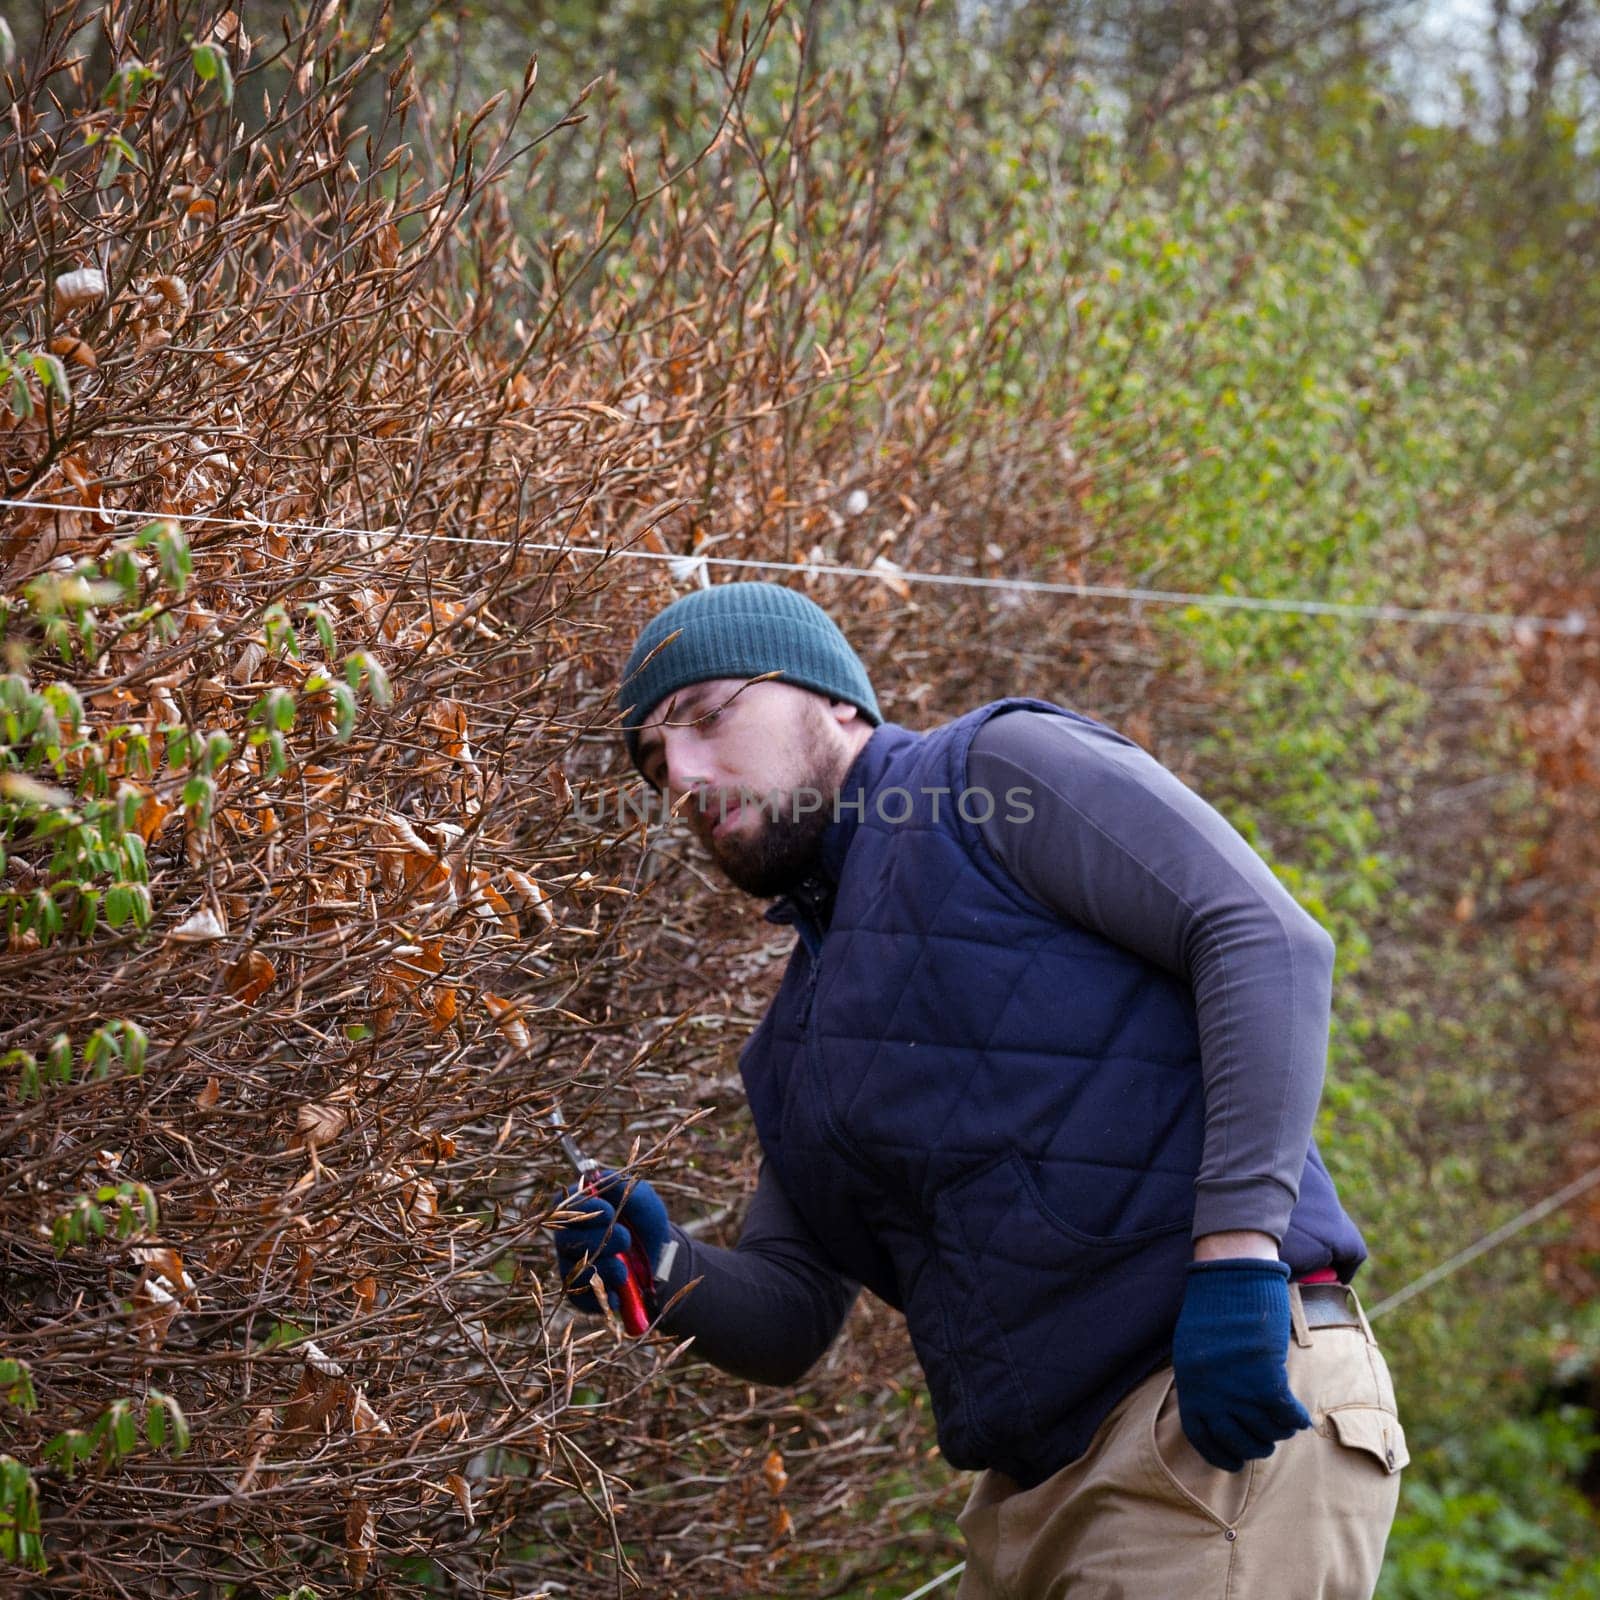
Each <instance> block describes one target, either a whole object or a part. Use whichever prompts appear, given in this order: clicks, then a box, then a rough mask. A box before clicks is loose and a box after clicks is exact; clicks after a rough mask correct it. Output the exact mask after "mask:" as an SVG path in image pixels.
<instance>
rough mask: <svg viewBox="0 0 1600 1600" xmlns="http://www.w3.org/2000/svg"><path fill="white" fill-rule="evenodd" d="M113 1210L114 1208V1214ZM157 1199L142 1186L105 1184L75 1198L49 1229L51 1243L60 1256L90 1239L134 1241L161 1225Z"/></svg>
mask: <svg viewBox="0 0 1600 1600" xmlns="http://www.w3.org/2000/svg"><path fill="white" fill-rule="evenodd" d="M111 1208H114V1212H113V1210H112V1209H111ZM159 1220H160V1219H159V1213H158V1210H157V1206H156V1197H155V1196H154V1195H153V1194H152V1193H151V1192H150V1190H149V1189H148V1188H147V1187H146V1186H145V1185H144V1184H142V1183H132V1182H126V1181H125V1182H122V1183H103V1184H101V1185H100V1186H99V1187H98V1188H97V1189H96V1190H95V1191H94V1193H93V1194H80V1195H75V1196H74V1197H73V1199H72V1202H71V1204H70V1205H68V1207H67V1209H66V1210H65V1211H63V1212H62V1213H61V1214H60V1216H58V1217H57V1218H56V1220H55V1221H54V1223H52V1224H51V1228H50V1242H51V1243H52V1244H53V1245H54V1246H55V1251H56V1254H57V1255H58V1256H60V1255H65V1254H66V1253H67V1251H68V1250H70V1249H72V1248H73V1247H74V1246H75V1245H81V1244H86V1243H88V1241H89V1240H90V1239H103V1238H105V1237H106V1234H107V1230H108V1229H109V1230H110V1232H111V1234H112V1235H113V1237H115V1238H118V1239H133V1238H138V1237H140V1236H141V1235H143V1234H145V1233H147V1232H148V1231H149V1230H150V1229H152V1228H154V1227H155V1226H156V1224H157V1222H158V1221H159Z"/></svg>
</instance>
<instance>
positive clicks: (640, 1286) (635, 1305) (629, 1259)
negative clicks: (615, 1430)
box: [550, 1106, 655, 1338]
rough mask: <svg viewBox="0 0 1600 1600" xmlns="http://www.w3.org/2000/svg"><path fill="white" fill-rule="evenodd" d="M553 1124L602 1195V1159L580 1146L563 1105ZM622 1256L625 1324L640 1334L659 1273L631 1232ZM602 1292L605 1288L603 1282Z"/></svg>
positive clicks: (582, 1176) (588, 1184) (586, 1185)
mask: <svg viewBox="0 0 1600 1600" xmlns="http://www.w3.org/2000/svg"><path fill="white" fill-rule="evenodd" d="M550 1126H551V1127H552V1128H554V1129H555V1130H556V1137H557V1138H559V1139H560V1141H561V1148H562V1149H563V1150H564V1151H566V1154H567V1159H568V1160H569V1161H570V1162H571V1163H572V1164H573V1166H574V1167H576V1168H577V1171H578V1181H579V1183H580V1184H582V1186H583V1192H584V1193H585V1194H592V1195H598V1194H599V1193H600V1177H599V1173H600V1163H599V1162H598V1161H596V1160H595V1159H594V1157H593V1156H586V1155H585V1154H584V1153H583V1152H582V1151H581V1150H580V1149H579V1148H578V1144H577V1141H576V1140H575V1139H574V1138H573V1137H572V1135H571V1134H570V1133H569V1132H568V1131H567V1119H566V1118H565V1117H563V1116H562V1115H561V1107H560V1106H556V1107H554V1108H553V1109H552V1110H551V1112H550ZM618 1259H619V1260H620V1261H621V1262H622V1284H621V1286H620V1287H619V1288H618V1290H617V1299H618V1300H619V1301H621V1303H622V1326H623V1327H624V1328H625V1329H626V1330H627V1331H628V1333H630V1334H631V1335H633V1336H634V1337H635V1338H637V1337H638V1336H639V1335H640V1334H641V1333H644V1332H646V1331H647V1330H648V1329H649V1327H650V1313H649V1312H648V1311H646V1310H645V1307H644V1297H645V1293H646V1292H647V1291H650V1290H653V1289H654V1287H655V1274H654V1273H652V1272H651V1270H650V1262H649V1259H648V1258H647V1257H646V1255H645V1253H644V1247H643V1246H642V1245H641V1244H640V1243H639V1241H638V1240H637V1239H633V1238H631V1236H630V1242H629V1245H628V1248H627V1249H626V1250H625V1251H623V1252H622V1254H621V1255H620V1256H619V1257H618ZM601 1292H602V1293H603V1292H604V1286H603V1285H602V1289H601Z"/></svg>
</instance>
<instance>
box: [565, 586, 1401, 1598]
mask: <svg viewBox="0 0 1600 1600" xmlns="http://www.w3.org/2000/svg"><path fill="white" fill-rule="evenodd" d="M620 699H621V703H622V704H623V706H624V708H625V710H624V713H623V729H624V734H625V738H626V741H627V746H628V751H629V754H630V756H631V758H632V759H633V762H634V764H635V765H636V766H637V767H638V769H639V770H640V771H641V772H642V774H643V775H644V777H645V778H646V779H647V781H649V782H650V783H651V784H652V785H654V786H655V787H656V788H658V789H660V790H662V791H663V792H664V794H665V795H666V796H667V797H668V798H669V799H671V800H672V801H673V802H675V803H678V804H680V805H681V806H683V807H684V808H686V814H687V816H688V819H689V821H690V823H691V825H692V827H693V829H694V831H695V833H696V835H697V836H698V837H699V839H700V841H701V842H702V843H703V845H704V847H705V848H706V850H707V851H708V852H709V853H710V855H711V858H712V860H713V861H714V862H715V863H716V865H717V867H718V868H719V869H720V870H721V872H722V873H723V874H724V875H725V876H726V877H727V878H728V879H729V880H730V881H731V882H732V883H734V884H735V885H736V886H737V887H739V888H740V889H742V890H744V891H745V892H747V893H749V894H751V895H753V896H757V897H759V898H763V899H775V900H776V903H775V904H774V905H773V906H772V907H771V908H770V909H769V910H768V911H767V912H766V913H765V915H766V917H767V919H768V920H769V921H772V922H775V923H780V924H791V925H793V926H794V928H795V930H796V933H797V934H798V940H797V943H796V945H795V947H794V951H793V954H792V955H791V957H790V961H789V965H788V968H787V970H786V971H785V974H784V977H783V981H782V984H781V986H780V988H779V990H778V993H777V995H776V996H775V998H774V999H773V1001H772V1003H771V1004H770V1006H769V1008H768V1010H767V1012H766V1014H765V1015H764V1017H763V1018H762V1021H761V1023H760V1025H759V1026H758V1027H757V1029H756V1031H755V1032H754V1034H753V1035H752V1036H751V1038H750V1039H749V1041H748V1043H747V1044H746V1045H745V1047H744V1050H743V1052H742V1055H741V1058H740V1070H741V1074H742V1076H743V1079H744V1084H745V1090H746V1094H747V1096H748V1099H749V1102H750V1108H751V1111H752V1113H753V1116H754V1120H755V1126H756V1130H757V1132H758V1134H759V1136H760V1141H761V1147H762V1152H763V1156H764V1160H763V1163H762V1167H761V1172H760V1176H759V1179H758V1184H757V1189H756V1193H755V1197H754V1200H753V1202H752V1204H751V1208H750V1212H749V1215H748V1217H747V1219H746V1222H745V1226H744V1229H743V1232H742V1234H741V1236H740V1239H739V1242H738V1244H737V1245H736V1246H735V1247H734V1248H733V1249H731V1250H730V1249H719V1248H716V1247H713V1246H709V1245H705V1244H700V1243H696V1242H694V1241H693V1240H691V1239H690V1238H689V1237H688V1236H687V1235H686V1234H684V1233H683V1232H682V1231H681V1229H678V1228H676V1227H674V1226H673V1225H672V1224H671V1223H670V1222H669V1221H668V1219H667V1216H666V1212H665V1209H664V1207H663V1206H662V1203H661V1201H660V1199H659V1197H658V1196H657V1195H656V1194H655V1192H654V1191H653V1190H652V1189H651V1188H650V1186H649V1185H648V1184H646V1183H644V1182H642V1181H639V1180H634V1181H632V1182H631V1183H626V1182H624V1180H623V1179H622V1178H620V1177H618V1178H615V1179H613V1180H612V1181H611V1182H610V1184H609V1185H608V1186H607V1188H605V1189H604V1190H603V1191H602V1194H603V1196H604V1198H599V1197H583V1196H578V1195H573V1196H572V1197H571V1198H569V1200H568V1201H567V1209H568V1210H569V1211H576V1212H579V1213H582V1214H583V1220H581V1221H578V1222H573V1223H570V1224H568V1225H567V1226H565V1227H563V1228H561V1229H559V1230H558V1231H557V1247H558V1250H559V1252H560V1255H561V1261H562V1266H563V1268H564V1270H565V1271H566V1279H567V1283H568V1287H569V1293H571V1294H572V1295H573V1297H574V1298H575V1299H576V1300H577V1302H578V1303H579V1304H582V1305H585V1306H586V1308H588V1309H593V1310H598V1309H599V1308H598V1306H597V1305H596V1303H595V1301H594V1298H593V1294H592V1291H591V1290H590V1289H588V1288H586V1287H585V1284H586V1283H588V1284H592V1282H593V1272H596V1271H597V1272H598V1274H599V1276H600V1279H601V1281H602V1283H603V1284H605V1285H606V1287H607V1292H608V1293H611V1296H612V1299H613V1301H615V1294H614V1292H613V1291H614V1290H615V1289H616V1287H617V1284H618V1282H619V1281H620V1277H621V1273H622V1270H623V1268H622V1265H621V1252H623V1251H624V1250H626V1249H627V1248H628V1247H629V1246H630V1245H633V1244H637V1245H638V1246H639V1248H640V1249H641V1250H642V1251H643V1252H644V1259H645V1261H646V1263H647V1264H648V1263H654V1265H655V1267H656V1268H657V1277H656V1281H654V1282H653V1283H651V1284H647V1285H646V1288H647V1289H648V1291H649V1293H650V1295H651V1296H652V1304H653V1306H660V1305H662V1304H664V1303H665V1302H666V1300H667V1299H669V1298H670V1297H671V1295H673V1294H674V1293H676V1292H677V1290H678V1289H680V1288H681V1287H682V1286H683V1285H685V1284H687V1283H690V1282H691V1281H692V1280H696V1279H698V1280H700V1281H698V1282H696V1283H694V1286H693V1288H692V1289H691V1290H690V1292H689V1293H688V1294H687V1295H685V1296H684V1298H683V1299H682V1300H681V1301H680V1302H679V1304H678V1305H677V1306H675V1307H674V1308H673V1309H672V1311H671V1312H670V1313H669V1314H668V1316H667V1317H666V1318H665V1321H664V1325H665V1327H666V1329H667V1331H668V1332H670V1333H672V1334H673V1335H675V1336H679V1337H683V1336H689V1335H692V1336H693V1338H694V1350H695V1352H696V1353H697V1354H698V1355H700V1356H701V1357H703V1358H704V1359H705V1360H707V1361H710V1362H712V1363H713V1364H714V1365H717V1366H719V1367H722V1368H724V1369H726V1370H728V1371H729V1372H732V1373H735V1374H738V1375H740V1376H742V1377H745V1378H747V1379H750V1380H752V1381H757V1382H766V1383H775V1384H787V1383H794V1382H796V1381H798V1380H799V1379H800V1378H801V1377H802V1376H803V1374H804V1373H805V1371H806V1370H807V1368H809V1367H810V1366H811V1365H812V1363H813V1362H815V1361H816V1360H817V1359H818V1358H819V1357H820V1356H821V1355H822V1354H823V1352H824V1351H825V1350H826V1349H827V1347H828V1345H829V1344H830V1343H831V1341H832V1340H833V1338H834V1336H835V1335H836V1334H837V1332H838V1330H839V1327H840V1325H841V1323H842V1322H843V1320H844V1317H845V1315H846V1314H847V1312H848V1310H849V1308H850V1305H851V1304H852V1302H853V1300H854V1298H855V1295H856V1293H857V1288H858V1286H859V1285H863V1284H864V1285H866V1286H867V1287H868V1288H870V1289H871V1290H872V1291H873V1293H875V1294H877V1295H878V1296H879V1297H880V1298H882V1299H883V1300H885V1301H887V1302H888V1303H889V1304H890V1305H892V1306H894V1307H896V1308H897V1309H900V1310H902V1311H903V1312H904V1314H905V1317H906V1321H907V1324H908V1327H909V1330H910V1333H911V1338H912V1342H913V1344H914V1346H915V1348H916V1351H917V1354H918V1357H919V1359H920V1361H921V1363H922V1366H923V1370H924V1373H925V1375H926V1377H927V1381H928V1385H929V1389H930V1393H931V1396H932V1400H933V1409H934V1416H935V1419H936V1422H937V1426H938V1435H939V1443H940V1446H941V1449H942V1450H943V1452H944V1454H945V1456H946V1458H947V1459H948V1460H949V1461H950V1462H951V1463H952V1464H953V1465H955V1466H957V1467H962V1468H971V1469H977V1470H978V1471H979V1477H978V1479H977V1482H976V1484H975V1486H974V1488H973V1490H972V1493H971V1496H970V1498H969V1501H968V1503H967V1506H966V1509H965V1510H964V1511H963V1512H962V1514H961V1517H960V1519H959V1523H960V1526H961V1528H962V1531H963V1534H964V1536H965V1538H966V1542H967V1548H968V1559H967V1566H966V1570H965V1572H964V1574H963V1577H962V1583H961V1587H960V1589H959V1590H958V1591H957V1593H958V1596H959V1600H988V1597H992V1596H993V1597H998V1596H1006V1597H1008V1600H1036V1597H1037V1600H1044V1597H1050V1600H1055V1597H1059V1596H1064V1595H1069V1594H1070V1596H1071V1597H1072V1600H1112V1597H1121V1600H1171V1597H1173V1596H1177V1595H1180V1594H1182V1595H1184V1596H1200V1597H1204V1600H1211V1597H1215V1600H1224V1597H1227V1600H1255V1597H1257V1596H1266V1595H1271V1596H1273V1597H1274V1600H1284V1597H1294V1596H1299V1595H1305V1596H1319V1597H1323V1600H1344V1597H1363V1600H1364V1597H1366V1596H1369V1595H1370V1594H1371V1592H1372V1589H1373V1586H1374V1584H1375V1582H1376V1579H1377V1573H1378V1567H1379V1564H1380V1562H1381V1560H1382V1553H1383V1545H1384V1541H1385V1539H1386V1538H1387V1535H1388V1530H1389V1525H1390V1522H1391V1521H1392V1519H1393V1515H1394V1509H1395V1502H1396V1498H1397V1495H1398V1491H1399V1476H1398V1475H1399V1470H1400V1468H1401V1467H1402V1466H1403V1465H1404V1464H1405V1462H1406V1460H1407V1454H1406V1446H1405V1436H1404V1433H1403V1431H1402V1429H1401V1426H1400V1422H1399V1420H1398V1417H1397V1416H1396V1413H1395V1403H1394V1392H1393V1388H1392V1386H1391V1384H1390V1380H1389V1375H1388V1371H1387V1368H1386V1366H1385V1364H1384V1361H1383V1357H1382V1354H1381V1353H1380V1351H1379V1350H1378V1347H1377V1345H1376V1343H1375V1341H1374V1340H1373V1338H1372V1334H1371V1329H1370V1328H1369V1326H1368V1325H1367V1321H1366V1318H1365V1315H1364V1313H1363V1312H1362V1311H1361V1309H1360V1306H1359V1303H1358V1302H1357V1299H1356V1296H1355V1293H1354V1291H1353V1290H1352V1289H1349V1288H1348V1287H1347V1285H1348V1282H1349V1280H1350V1278H1351V1276H1352V1275H1353V1274H1354V1272H1355V1271H1356V1269H1357V1267H1358V1266H1359V1265H1360V1264H1361V1262H1362V1261H1363V1260H1364V1259H1365V1256H1366V1250H1365V1247H1364V1245H1363V1243H1362V1240H1361V1236H1360V1234H1359V1233H1358V1232H1357V1230H1356V1228H1355V1227H1354V1225H1353V1224H1352V1223H1351V1221H1350V1219H1349V1218H1348V1217H1347V1216H1346V1215H1345V1213H1344V1211H1343V1209H1342V1208H1341V1206H1340V1204H1339V1200H1338V1197H1337V1196H1336V1194H1335V1192H1334V1187H1333V1183H1332V1180H1331V1179H1330V1178H1329V1176H1328V1173H1327V1169H1326V1168H1325V1167H1324V1166H1323V1164H1322V1162H1321V1159H1320V1158H1319V1156H1318V1155H1317V1152H1316V1149H1315V1146H1314V1145H1313V1143H1312V1140H1311V1132H1312V1122H1313V1117H1314V1113H1315V1110H1316V1105H1317V1100H1318V1097H1319V1095H1320V1092H1321V1082H1322V1073H1323V1067H1324V1062H1325V1055H1326V1048H1327V1033H1328V1015H1329V1005H1330V995H1331V983H1332V969H1333V955H1334V952H1333V944H1332V941H1331V940H1330V939H1329V938H1328V936H1327V934H1326V933H1324V932H1323V930H1322V929H1321V928H1320V927H1319V926H1318V925H1317V924H1316V923H1315V922H1314V921H1313V920H1312V918H1311V917H1309V916H1308V915H1307V914H1306V913H1305V912H1304V911H1303V910H1302V909H1301V908H1300V907H1299V905H1298V904H1297V903H1296V902H1295V901H1294V899H1293V898H1292V897H1291V896H1290V895H1289V894H1288V893H1287V892H1286V891H1285V890H1284V889H1283V887H1282V886H1281V885H1280V884H1279V883H1278V881H1277V879H1276V878H1275V877H1274V876H1273V874H1272V872H1271V871H1270V870H1269V869H1268V867H1267V866H1266V864H1265V863H1264V862H1263V861H1262V860H1261V859H1260V857H1258V856H1257V855H1256V854H1255V853H1254V851H1252V850H1251V849H1250V847H1249V846H1248V845H1247V844H1246V843H1245V841H1244V840H1243V839H1242V838H1241V837H1240V835H1239V834H1238V833H1237V832H1235V830H1234V829H1233V828H1232V827H1230V826H1229V824H1228V823H1227V822H1226V821H1225V820H1224V819H1223V818H1222V817H1221V816H1220V815H1219V814H1218V813H1217V812H1216V811H1214V810H1213V809H1212V808H1211V807H1209V806H1208V805H1206V804H1205V802H1204V801H1202V800H1201V799H1200V798H1199V797H1198V796H1197V795H1195V794H1194V793H1193V791H1191V790H1190V789H1188V788H1187V787H1186V786H1185V785H1183V784H1182V783H1181V782H1179V780H1178V779H1177V778H1175V777H1174V776H1173V775H1172V774H1171V773H1169V772H1167V771H1166V769H1165V768H1163V767H1162V766H1161V765H1160V764H1159V763H1158V762H1156V761H1155V760H1154V759H1153V758H1151V757H1150V756H1149V755H1147V754H1146V753H1145V752H1144V751H1143V750H1141V749H1140V748H1139V747H1138V746H1137V745H1135V744H1133V743H1132V742H1131V741H1129V740H1127V739H1125V738H1123V737H1122V736H1121V735H1120V734H1118V733H1116V732H1114V731H1113V730H1111V729H1110V728H1107V727H1105V726H1104V725H1103V724H1101V723H1099V722H1097V721H1095V720H1094V719H1092V718H1089V717H1086V716H1083V715H1082V714H1080V713H1077V712H1074V711H1071V710H1068V709H1066V708H1065V707H1062V706H1058V705H1055V704H1053V703H1052V702H1049V701H1044V700H1036V699H1030V698H1026V697H1010V698H1007V699H1002V700H997V701H993V702H991V703H989V704H987V705H983V706H980V707H978V708H977V709H976V710H974V711H970V712H968V713H966V714H965V715H963V716H960V717H957V718H956V719H955V720H954V721H951V722H948V723H946V724H944V725H943V726H940V727H937V728H934V729H932V730H930V731H928V732H926V733H915V732H912V731H911V730H909V729H907V728H904V727H901V726H899V725H897V724H895V723H891V722H884V721H883V720H882V717H881V714H880V712H879V710H878V705H877V701H876V698H875V696H874V694H873V690H872V686H871V684H870V682H869V681H868V677H867V673H866V671H865V669H864V668H863V666H862V664H861V662H860V660H859V658H858V657H857V656H856V654H855V652H854V651H853V650H852V649H851V648H850V646H849V644H848V643H847V642H846V641H845V639H844V637H843V635H842V634H841V633H840V632H839V630H838V628H837V627H836V626H835V625H834V624H833V622H832V621H831V620H830V619H829V618H828V616H827V615H826V613H825V612H823V611H822V610H821V608H820V607H818V606H817V605H815V604H814V603H813V602H812V601H810V600H809V599H806V598H805V597H804V596H802V595H800V594H799V593H797V592H795V591H793V590H790V589H787V588H785V587H783V586H781V585H777V584H768V583H729V584H722V585H716V586H713V587H711V588H708V589H702V590H699V591H697V592H695V593H692V594H690V595H687V596H685V597H684V598H682V599H680V600H678V601H676V602H675V603H673V604H672V605H670V606H668V607H667V608H666V609H665V610H664V611H662V612H661V613H660V614H659V615H658V616H656V617H655V618H654V619H653V620H652V621H651V622H650V623H649V624H648V625H647V626H646V628H645V629H644V631H643V633H642V634H641V635H640V638H639V640H638V642H637V644H636V645H635V647H634V650H633V652H632V654H631V656H630V658H629V661H628V664H627V668H626V671H625V675H624V680H623V686H622V691H621V695H620ZM636 1259H637V1257H636Z"/></svg>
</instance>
